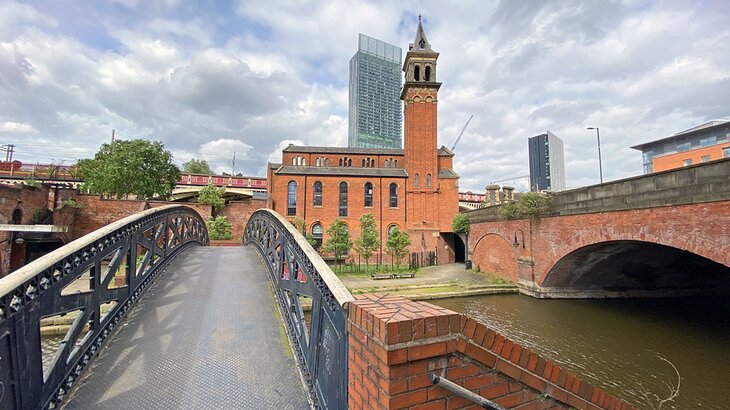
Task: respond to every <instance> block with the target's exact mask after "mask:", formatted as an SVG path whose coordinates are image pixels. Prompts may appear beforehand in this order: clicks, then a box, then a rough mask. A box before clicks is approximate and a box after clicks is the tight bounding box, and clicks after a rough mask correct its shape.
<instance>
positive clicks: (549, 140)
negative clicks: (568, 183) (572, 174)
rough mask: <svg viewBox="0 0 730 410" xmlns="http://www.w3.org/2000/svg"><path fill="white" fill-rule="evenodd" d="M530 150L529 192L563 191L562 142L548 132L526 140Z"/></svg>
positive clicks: (563, 163)
mask: <svg viewBox="0 0 730 410" xmlns="http://www.w3.org/2000/svg"><path fill="white" fill-rule="evenodd" d="M527 144H528V148H529V150H530V190H531V191H543V190H549V191H562V190H564V189H565V159H564V157H563V141H562V140H561V139H560V138H558V137H556V136H555V134H553V133H552V132H550V131H545V134H540V135H538V136H535V137H532V138H528V140H527Z"/></svg>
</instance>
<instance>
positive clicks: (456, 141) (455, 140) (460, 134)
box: [451, 114, 474, 151]
mask: <svg viewBox="0 0 730 410" xmlns="http://www.w3.org/2000/svg"><path fill="white" fill-rule="evenodd" d="M472 118H474V114H472V115H470V116H469V119H468V120H466V124H464V127H462V128H461V131H459V134H458V135H457V136H455V137H454V139H452V140H451V141H454V145H452V146H451V150H452V151H453V150H454V148H456V144H458V143H459V141H461V136H462V135H464V131H466V127H468V126H469V123H470V122H471V119H472Z"/></svg>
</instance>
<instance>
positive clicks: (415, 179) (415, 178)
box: [413, 174, 420, 188]
mask: <svg viewBox="0 0 730 410" xmlns="http://www.w3.org/2000/svg"><path fill="white" fill-rule="evenodd" d="M419 177H420V175H418V174H416V175H415V176H414V177H413V186H414V187H416V188H418V185H419V181H418V179H419Z"/></svg>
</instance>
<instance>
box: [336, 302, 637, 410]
mask: <svg viewBox="0 0 730 410" xmlns="http://www.w3.org/2000/svg"><path fill="white" fill-rule="evenodd" d="M348 332H349V352H348V355H349V369H348V371H349V389H348V394H349V408H351V409H361V408H368V409H369V408H372V409H462V408H479V407H477V406H475V405H473V404H472V403H471V402H469V401H467V400H465V399H463V398H461V397H457V396H454V395H452V394H451V393H449V392H448V391H446V390H444V389H442V388H440V387H436V386H434V385H432V384H431V382H430V380H429V374H430V373H435V374H436V375H438V376H443V377H445V378H447V379H449V380H451V381H453V382H455V383H457V384H459V385H461V386H463V387H465V388H467V389H469V390H471V391H473V392H475V393H477V394H479V395H481V396H483V397H485V398H487V399H490V400H493V401H494V402H496V403H497V404H500V405H502V406H503V407H506V408H509V409H520V410H528V409H569V408H571V407H572V408H576V409H591V410H597V409H634V408H635V407H633V406H632V405H630V404H629V403H627V402H625V401H623V400H621V399H619V398H616V397H614V396H612V395H610V394H608V393H606V392H604V391H603V390H601V389H599V388H597V387H595V386H593V385H592V384H589V383H587V382H585V381H582V380H581V379H580V378H579V377H578V376H576V375H575V374H573V373H571V372H569V371H566V370H564V369H562V368H561V367H560V366H558V365H556V364H555V363H553V362H552V361H550V360H546V359H545V358H542V357H540V356H539V355H538V354H536V353H533V352H530V351H529V350H527V349H524V348H523V347H522V346H520V345H519V344H517V343H514V342H512V341H510V340H508V339H506V338H505V337H504V336H502V335H500V334H498V333H496V332H495V331H493V330H491V329H489V328H488V327H487V326H486V325H484V324H482V323H479V322H477V321H475V320H473V319H470V318H468V317H467V316H464V315H461V314H458V313H455V312H453V311H450V310H448V309H444V308H440V307H438V306H435V305H432V304H430V303H425V302H413V301H410V300H408V299H405V298H403V297H401V296H395V295H381V294H372V295H360V296H358V297H357V300H356V301H355V302H353V304H352V306H351V307H350V310H349V318H348Z"/></svg>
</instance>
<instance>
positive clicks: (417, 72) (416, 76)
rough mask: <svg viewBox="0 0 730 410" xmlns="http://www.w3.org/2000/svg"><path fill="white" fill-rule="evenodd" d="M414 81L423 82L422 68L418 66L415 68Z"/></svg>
mask: <svg viewBox="0 0 730 410" xmlns="http://www.w3.org/2000/svg"><path fill="white" fill-rule="evenodd" d="M413 79H414V80H415V81H421V67H419V66H416V67H414V68H413Z"/></svg>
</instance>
